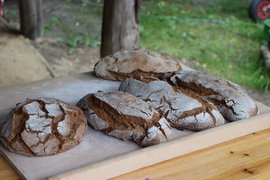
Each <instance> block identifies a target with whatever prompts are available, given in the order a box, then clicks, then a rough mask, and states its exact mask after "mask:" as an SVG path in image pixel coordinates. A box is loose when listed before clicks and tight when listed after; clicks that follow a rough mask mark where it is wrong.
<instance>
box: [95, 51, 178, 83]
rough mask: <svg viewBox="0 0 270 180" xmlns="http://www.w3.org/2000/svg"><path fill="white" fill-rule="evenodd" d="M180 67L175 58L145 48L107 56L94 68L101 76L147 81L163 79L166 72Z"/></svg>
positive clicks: (113, 78)
mask: <svg viewBox="0 0 270 180" xmlns="http://www.w3.org/2000/svg"><path fill="white" fill-rule="evenodd" d="M180 69H181V65H180V64H179V63H178V62H176V61H174V60H173V59H170V58H168V57H165V56H162V55H160V54H158V53H156V52H152V51H148V50H145V49H139V50H130V51H127V50H125V51H120V52H117V53H115V54H113V55H111V56H106V57H104V58H102V59H101V60H100V61H99V62H98V63H97V64H96V65H95V68H94V70H95V73H96V75H97V76H98V77H100V78H104V79H110V80H119V81H121V80H124V79H126V78H128V77H132V78H134V79H139V80H142V81H145V82H149V81H151V80H156V79H163V78H164V76H165V74H167V73H171V72H174V71H178V70H180Z"/></svg>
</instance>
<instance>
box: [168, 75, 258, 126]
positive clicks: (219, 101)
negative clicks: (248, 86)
mask: <svg viewBox="0 0 270 180" xmlns="http://www.w3.org/2000/svg"><path fill="white" fill-rule="evenodd" d="M170 82H171V83H172V84H173V85H174V86H175V87H177V88H179V89H189V90H191V91H194V92H196V93H197V94H198V95H201V96H203V97H205V98H206V99H207V100H209V101H211V102H212V103H214V104H215V105H216V106H217V108H218V110H219V111H220V113H221V114H222V115H223V116H224V117H225V118H226V119H227V120H229V121H237V120H241V119H246V118H249V117H251V116H254V115H256V114H257V112H258V108H257V105H256V102H255V101H254V100H253V99H252V98H250V97H249V95H248V93H247V92H246V91H245V90H244V89H243V88H241V87H240V86H239V85H237V84H235V83H232V82H230V81H228V80H224V79H221V78H218V77H213V76H210V75H208V74H206V73H202V72H198V71H179V72H176V73H174V74H173V75H172V76H171V78H170Z"/></svg>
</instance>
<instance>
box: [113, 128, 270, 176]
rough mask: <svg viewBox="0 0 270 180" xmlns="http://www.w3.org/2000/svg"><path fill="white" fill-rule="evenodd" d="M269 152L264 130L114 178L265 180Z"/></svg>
mask: <svg viewBox="0 0 270 180" xmlns="http://www.w3.org/2000/svg"><path fill="white" fill-rule="evenodd" d="M202 143H203V142H202ZM269 149H270V129H267V130H263V131H260V132H257V133H253V134H250V135H247V136H244V137H241V138H237V139H235V140H231V141H228V142H225V143H222V144H219V145H215V146H213V147H210V148H207V149H204V150H200V151H197V152H194V153H191V154H188V155H185V156H182V157H178V158H175V159H172V160H169V161H165V162H163V163H159V164H156V165H153V166H150V167H146V168H143V169H140V170H137V171H134V172H131V173H128V174H125V175H122V176H119V177H117V178H114V179H117V180H121V179H163V178H166V179H245V178H252V179H269V178H270V153H269Z"/></svg>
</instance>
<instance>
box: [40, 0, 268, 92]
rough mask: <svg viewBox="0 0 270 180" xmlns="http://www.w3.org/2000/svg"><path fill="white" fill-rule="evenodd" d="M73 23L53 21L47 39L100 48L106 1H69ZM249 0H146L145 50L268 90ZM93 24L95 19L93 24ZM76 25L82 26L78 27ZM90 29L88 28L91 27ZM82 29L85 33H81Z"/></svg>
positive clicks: (257, 27) (259, 28) (259, 30)
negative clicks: (97, 27) (55, 36)
mask: <svg viewBox="0 0 270 180" xmlns="http://www.w3.org/2000/svg"><path fill="white" fill-rule="evenodd" d="M65 1H66V3H72V4H73V5H71V6H69V5H68V6H67V7H70V9H65V12H67V11H68V13H70V14H69V17H71V18H68V19H67V20H68V21H67V20H66V19H63V18H61V17H54V16H52V17H51V19H50V21H49V22H48V23H47V24H46V25H45V29H44V31H45V34H50V33H51V32H53V31H54V30H56V29H57V30H58V31H61V32H63V33H62V34H61V35H60V36H62V37H60V38H62V39H63V42H64V43H65V44H66V45H67V46H68V47H69V48H70V52H71V53H72V50H73V49H74V48H76V47H78V46H85V45H86V46H89V45H91V46H93V47H97V46H99V45H100V39H101V38H100V35H97V34H99V33H97V32H95V33H92V31H93V29H92V28H90V29H89V27H94V26H93V25H91V21H92V20H91V18H90V19H89V17H92V15H94V16H95V18H100V19H99V21H101V16H102V0H83V1H79V0H65ZM249 2H250V1H249V0H167V1H165V0H147V1H146V0H145V1H142V9H141V22H140V30H141V41H140V43H141V47H143V48H148V49H151V50H154V51H159V52H162V53H166V54H169V55H171V56H173V57H175V58H176V59H182V58H185V59H187V60H188V62H187V64H193V65H194V64H195V66H196V68H198V69H201V70H203V71H209V72H210V73H212V74H214V75H218V76H221V77H223V78H226V79H229V80H231V81H234V82H236V83H239V84H241V85H243V86H245V87H248V88H253V89H258V90H268V89H269V88H270V87H269V85H270V73H269V72H267V70H265V69H264V68H263V66H262V65H261V62H260V60H259V53H260V52H259V48H260V45H262V43H264V35H263V25H262V24H256V23H254V22H252V21H251V20H250V18H249V17H248V13H247V9H248V5H249ZM92 19H93V18H92ZM76 22H79V23H80V24H81V25H80V26H78V27H77V26H76ZM87 23H88V24H87ZM78 28H79V29H78Z"/></svg>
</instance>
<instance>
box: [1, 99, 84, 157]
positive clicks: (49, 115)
mask: <svg viewBox="0 0 270 180" xmlns="http://www.w3.org/2000/svg"><path fill="white" fill-rule="evenodd" d="M87 127H88V126H87V120H86V117H85V115H84V113H83V111H82V110H81V109H80V108H78V107H76V106H75V105H71V104H67V103H65V102H63V101H60V100H58V99H53V98H39V99H26V100H25V101H24V102H22V103H19V104H18V105H17V106H16V108H14V109H13V110H12V111H11V112H10V113H9V114H8V115H7V117H6V118H5V119H4V120H3V121H2V123H1V126H0V128H1V132H0V133H1V141H2V142H3V144H4V145H5V146H6V147H7V148H8V149H9V150H10V151H12V152H16V153H20V154H24V155H28V156H47V155H54V154H57V153H60V152H64V151H67V150H69V149H71V148H73V147H75V146H76V145H78V144H79V143H80V142H81V141H82V138H83V137H84V135H85V134H86V130H87Z"/></svg>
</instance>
